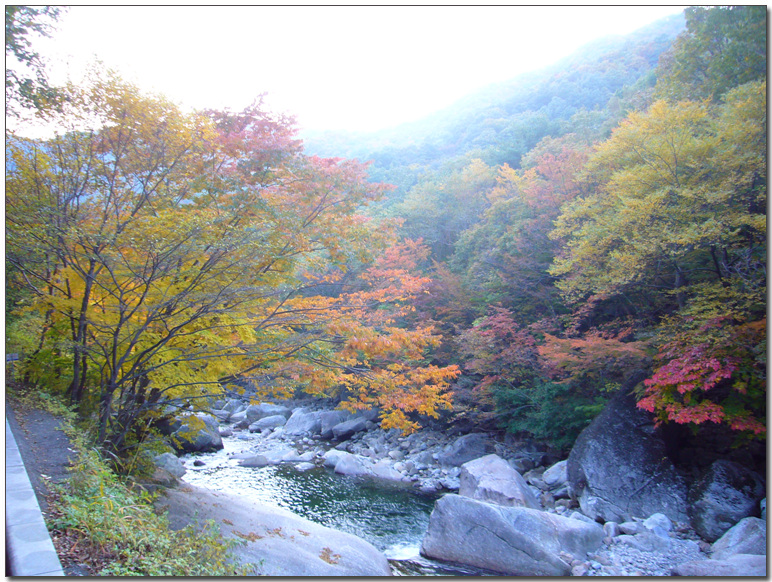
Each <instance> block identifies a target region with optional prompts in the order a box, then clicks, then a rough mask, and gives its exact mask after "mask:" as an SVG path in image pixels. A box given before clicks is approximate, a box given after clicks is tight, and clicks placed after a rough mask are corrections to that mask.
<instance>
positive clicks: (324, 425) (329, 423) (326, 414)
mask: <svg viewBox="0 0 772 582" xmlns="http://www.w3.org/2000/svg"><path fill="white" fill-rule="evenodd" d="M349 418H351V413H350V412H349V411H348V410H323V411H321V412H320V413H319V422H320V423H321V427H320V429H319V436H320V437H321V438H323V439H331V438H332V437H333V436H334V435H333V432H332V429H333V427H334V426H336V425H338V424H340V423H341V422H343V421H344V420H348V419H349Z"/></svg>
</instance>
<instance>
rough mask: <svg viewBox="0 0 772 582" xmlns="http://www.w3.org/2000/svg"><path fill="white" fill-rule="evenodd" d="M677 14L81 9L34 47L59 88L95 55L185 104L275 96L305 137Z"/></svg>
mask: <svg viewBox="0 0 772 582" xmlns="http://www.w3.org/2000/svg"><path fill="white" fill-rule="evenodd" d="M682 9H683V7H676V6H669V7H668V6H638V7H633V6H594V7H586V6H585V7H582V6H562V7H525V6H488V7H464V6H435V7H405V6H403V7H398V6H338V7H323V6H304V7H297V6H296V7H292V6H272V7H265V6H251V7H249V6H229V7H211V6H210V7H205V6H184V7H152V6H143V7H140V6H124V7H115V6H74V7H71V8H70V9H69V12H68V13H67V14H65V15H64V16H63V17H62V18H61V19H60V22H59V25H58V26H59V31H58V32H57V33H56V35H55V36H54V38H53V39H52V40H51V41H47V42H45V43H43V42H41V44H40V45H39V48H40V50H41V52H44V53H45V54H47V55H50V56H49V58H50V59H52V62H51V70H52V76H53V77H54V80H62V79H63V78H65V77H66V76H67V74H68V71H78V70H80V68H81V67H82V66H83V64H84V63H86V62H88V61H90V60H92V59H93V57H94V55H96V56H97V57H99V59H101V60H102V61H103V62H104V63H105V65H107V66H110V67H113V68H116V69H118V70H119V71H121V72H122V74H123V76H124V77H125V78H127V79H130V80H132V81H135V82H137V83H138V84H139V85H140V86H142V87H144V88H147V89H149V90H154V91H159V92H161V93H164V94H165V95H167V96H168V97H169V98H171V99H172V100H174V101H176V102H179V103H182V104H183V105H186V106H191V107H197V108H204V107H214V108H223V107H230V108H232V109H240V108H242V107H244V106H246V105H247V104H248V103H249V102H251V101H252V99H253V98H254V97H255V96H257V95H258V94H260V93H268V96H267V103H268V105H269V108H270V109H271V110H273V111H281V112H287V113H290V114H293V115H295V116H296V117H297V119H298V123H299V125H300V127H301V128H304V127H305V128H311V129H350V130H371V129H379V128H383V127H388V126H393V125H397V124H399V123H402V122H405V121H412V120H415V119H419V118H421V117H423V116H424V115H426V114H428V113H431V112H433V111H436V110H438V109H441V108H442V107H445V106H447V105H450V104H451V103H453V102H454V101H456V100H457V99H459V98H461V97H463V96H465V95H467V94H469V93H471V92H472V91H474V90H476V89H479V88H480V87H483V86H485V85H488V84H490V83H493V82H497V81H503V80H506V79H510V78H512V77H514V76H516V75H517V74H519V73H522V72H525V71H530V70H535V69H539V68H541V67H544V66H546V65H549V64H551V63H553V62H555V61H556V60H558V59H560V58H562V57H564V56H567V55H569V54H570V53H571V52H573V51H574V50H575V49H577V48H579V47H580V46H582V45H584V44H586V43H587V42H589V41H591V40H593V39H595V38H600V37H603V36H607V35H611V34H625V33H628V32H632V31H633V30H635V29H637V28H640V27H642V26H644V25H646V24H648V23H650V22H653V21H654V20H657V19H659V18H662V17H664V16H667V15H669V14H675V13H678V12H681V11H682ZM75 77H76V78H77V73H75Z"/></svg>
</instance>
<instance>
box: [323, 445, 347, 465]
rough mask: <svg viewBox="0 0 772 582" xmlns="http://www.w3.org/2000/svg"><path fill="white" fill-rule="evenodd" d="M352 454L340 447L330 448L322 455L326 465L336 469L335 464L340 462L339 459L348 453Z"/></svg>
mask: <svg viewBox="0 0 772 582" xmlns="http://www.w3.org/2000/svg"><path fill="white" fill-rule="evenodd" d="M350 454H351V453H349V452H346V451H341V450H338V449H330V450H329V451H326V452H325V453H324V454H323V455H322V459H323V460H324V466H325V467H328V468H330V469H334V468H335V465H337V464H338V461H340V460H341V459H342V458H343V457H345V456H346V455H350Z"/></svg>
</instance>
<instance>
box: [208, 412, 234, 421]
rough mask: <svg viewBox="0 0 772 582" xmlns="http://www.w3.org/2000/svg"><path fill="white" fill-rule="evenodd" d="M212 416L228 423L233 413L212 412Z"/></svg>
mask: <svg viewBox="0 0 772 582" xmlns="http://www.w3.org/2000/svg"><path fill="white" fill-rule="evenodd" d="M212 416H214V417H215V418H216V419H217V420H219V421H220V422H228V421H229V420H230V417H231V412H230V410H212Z"/></svg>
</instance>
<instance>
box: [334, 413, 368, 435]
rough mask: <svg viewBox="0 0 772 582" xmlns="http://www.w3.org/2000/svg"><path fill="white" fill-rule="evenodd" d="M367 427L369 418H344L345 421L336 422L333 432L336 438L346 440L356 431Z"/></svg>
mask: <svg viewBox="0 0 772 582" xmlns="http://www.w3.org/2000/svg"><path fill="white" fill-rule="evenodd" d="M366 429H367V419H365V418H364V417H361V416H360V417H356V418H352V419H350V420H344V421H343V422H341V423H339V424H336V425H335V426H334V427H333V429H332V434H333V436H334V437H335V439H336V440H339V441H344V440H346V439H349V438H351V437H352V436H354V435H355V434H356V433H358V432H361V431H363V430H366Z"/></svg>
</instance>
